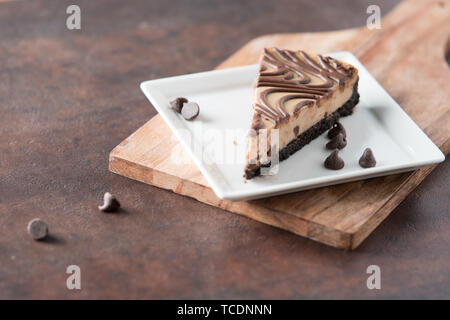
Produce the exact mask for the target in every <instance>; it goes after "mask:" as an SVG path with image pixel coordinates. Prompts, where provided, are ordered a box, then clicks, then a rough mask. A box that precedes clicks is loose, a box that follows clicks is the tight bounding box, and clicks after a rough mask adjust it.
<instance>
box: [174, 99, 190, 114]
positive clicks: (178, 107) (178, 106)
mask: <svg viewBox="0 0 450 320" xmlns="http://www.w3.org/2000/svg"><path fill="white" fill-rule="evenodd" d="M186 102H188V99H186V98H183V97H178V98H175V99H173V100H172V101H170V107H171V108H172V109H173V110H175V111H176V112H178V113H180V112H181V109H182V108H183V105H184V104H185V103H186Z"/></svg>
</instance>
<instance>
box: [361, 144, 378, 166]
mask: <svg viewBox="0 0 450 320" xmlns="http://www.w3.org/2000/svg"><path fill="white" fill-rule="evenodd" d="M376 164H377V161H376V160H375V156H374V155H373V152H372V149H370V148H366V149H365V150H364V152H363V154H362V156H361V158H359V165H360V166H361V167H363V168H372V167H375V165H376Z"/></svg>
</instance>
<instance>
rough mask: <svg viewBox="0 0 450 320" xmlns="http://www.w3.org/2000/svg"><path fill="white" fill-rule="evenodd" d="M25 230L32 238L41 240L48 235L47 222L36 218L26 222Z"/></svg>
mask: <svg viewBox="0 0 450 320" xmlns="http://www.w3.org/2000/svg"><path fill="white" fill-rule="evenodd" d="M27 230H28V233H29V234H30V236H31V237H32V238H33V239H34V240H42V239H44V238H45V237H46V236H47V235H48V226H47V224H46V223H45V222H44V221H42V220H41V219H38V218H36V219H33V220H31V221H30V222H28V226H27Z"/></svg>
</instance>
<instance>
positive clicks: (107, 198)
mask: <svg viewBox="0 0 450 320" xmlns="http://www.w3.org/2000/svg"><path fill="white" fill-rule="evenodd" d="M119 208H120V202H119V201H118V200H117V199H116V197H114V196H113V195H112V194H111V193H109V192H106V193H105V195H104V196H103V205H101V206H98V210H100V211H103V212H114V211H116V210H117V209H119Z"/></svg>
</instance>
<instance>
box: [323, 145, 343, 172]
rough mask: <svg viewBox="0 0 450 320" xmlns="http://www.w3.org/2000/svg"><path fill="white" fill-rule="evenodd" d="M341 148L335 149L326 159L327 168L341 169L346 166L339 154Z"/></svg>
mask: <svg viewBox="0 0 450 320" xmlns="http://www.w3.org/2000/svg"><path fill="white" fill-rule="evenodd" d="M338 153H339V150H338V149H334V151H333V152H332V153H331V154H330V155H329V156H328V157H327V158H326V159H325V162H324V165H325V168H327V169H331V170H339V169H342V168H343V167H344V160H342V158H341V157H339V155H338Z"/></svg>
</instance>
